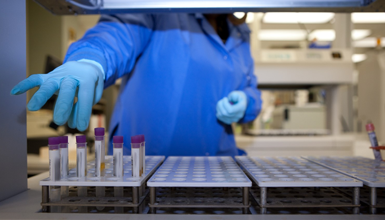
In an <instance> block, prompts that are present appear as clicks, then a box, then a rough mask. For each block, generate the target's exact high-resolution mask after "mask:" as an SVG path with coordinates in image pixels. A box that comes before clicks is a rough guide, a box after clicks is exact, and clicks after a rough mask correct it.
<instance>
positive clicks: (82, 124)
mask: <svg viewBox="0 0 385 220" xmlns="http://www.w3.org/2000/svg"><path fill="white" fill-rule="evenodd" d="M94 93H95V83H93V82H87V83H83V84H80V85H79V93H78V102H77V103H78V112H77V121H76V124H77V126H76V127H77V128H78V130H79V131H84V130H86V128H87V127H88V124H89V122H90V117H91V113H92V106H93V103H94V96H95V94H94Z"/></svg>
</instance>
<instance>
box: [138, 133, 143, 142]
mask: <svg viewBox="0 0 385 220" xmlns="http://www.w3.org/2000/svg"><path fill="white" fill-rule="evenodd" d="M139 136H140V142H144V134H140V135H139Z"/></svg>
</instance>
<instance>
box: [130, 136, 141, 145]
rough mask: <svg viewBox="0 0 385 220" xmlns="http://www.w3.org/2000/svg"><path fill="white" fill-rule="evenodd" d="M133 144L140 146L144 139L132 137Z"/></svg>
mask: <svg viewBox="0 0 385 220" xmlns="http://www.w3.org/2000/svg"><path fill="white" fill-rule="evenodd" d="M131 143H132V144H139V143H142V138H141V137H140V135H135V136H132V137H131Z"/></svg>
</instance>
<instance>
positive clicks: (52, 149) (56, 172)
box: [48, 137, 60, 181]
mask: <svg viewBox="0 0 385 220" xmlns="http://www.w3.org/2000/svg"><path fill="white" fill-rule="evenodd" d="M59 144H60V139H59V137H53V138H49V139H48V148H49V178H50V180H51V181H58V180H60V151H59Z"/></svg>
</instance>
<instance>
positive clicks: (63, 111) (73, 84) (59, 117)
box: [53, 77, 78, 125]
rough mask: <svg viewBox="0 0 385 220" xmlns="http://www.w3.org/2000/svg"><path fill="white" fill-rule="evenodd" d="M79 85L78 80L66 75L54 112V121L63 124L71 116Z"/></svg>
mask: <svg viewBox="0 0 385 220" xmlns="http://www.w3.org/2000/svg"><path fill="white" fill-rule="evenodd" d="M77 87H78V81H77V80H76V79H74V78H71V77H66V78H64V79H63V81H62V82H61V84H60V90H59V96H58V98H57V101H56V104H55V110H54V114H53V121H54V122H55V123H56V124H57V125H63V124H64V123H66V121H67V120H68V118H69V117H70V114H71V111H72V107H73V104H74V99H75V94H76V89H77Z"/></svg>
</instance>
